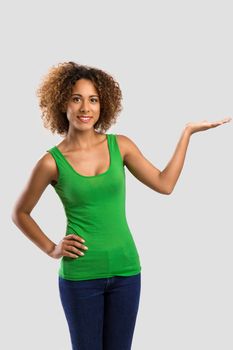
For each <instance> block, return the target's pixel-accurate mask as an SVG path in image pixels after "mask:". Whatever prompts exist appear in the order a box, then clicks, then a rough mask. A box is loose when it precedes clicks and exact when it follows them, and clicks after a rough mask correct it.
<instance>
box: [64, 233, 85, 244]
mask: <svg viewBox="0 0 233 350" xmlns="http://www.w3.org/2000/svg"><path fill="white" fill-rule="evenodd" d="M64 238H65V239H66V238H67V239H76V240H77V241H80V242H85V240H84V239H83V238H82V237H79V236H78V235H76V234H74V233H71V234H70V235H66V236H65V237H64Z"/></svg>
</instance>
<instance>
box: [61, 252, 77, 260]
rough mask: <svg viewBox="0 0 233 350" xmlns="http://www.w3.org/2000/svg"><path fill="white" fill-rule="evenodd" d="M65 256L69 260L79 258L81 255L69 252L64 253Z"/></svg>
mask: <svg viewBox="0 0 233 350" xmlns="http://www.w3.org/2000/svg"><path fill="white" fill-rule="evenodd" d="M63 256H67V257H69V258H75V259H77V258H79V255H75V254H73V253H71V252H69V251H64V253H63Z"/></svg>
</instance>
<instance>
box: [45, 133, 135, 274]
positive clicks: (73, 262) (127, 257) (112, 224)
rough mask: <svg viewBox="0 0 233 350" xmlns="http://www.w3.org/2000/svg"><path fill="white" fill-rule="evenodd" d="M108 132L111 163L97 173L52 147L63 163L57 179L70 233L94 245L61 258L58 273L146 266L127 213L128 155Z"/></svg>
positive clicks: (112, 271) (123, 270)
mask: <svg viewBox="0 0 233 350" xmlns="http://www.w3.org/2000/svg"><path fill="white" fill-rule="evenodd" d="M106 137H107V143H108V150H109V155H110V166H109V168H108V170H107V171H105V172H104V173H101V174H98V175H96V176H84V175H81V174H79V173H78V172H77V171H76V170H75V169H74V168H73V167H72V166H71V164H70V163H69V162H68V160H67V159H66V157H65V156H64V155H63V154H62V153H61V151H60V150H59V149H58V148H57V147H56V146H54V147H52V148H51V149H49V150H47V152H49V153H50V154H51V155H52V156H53V158H54V160H55V162H56V165H57V169H58V180H57V183H56V184H55V185H52V184H51V185H52V186H53V187H54V189H55V191H56V193H57V195H58V196H59V198H60V200H61V202H62V204H63V207H64V210H65V214H66V218H67V225H66V233H65V235H68V234H77V235H79V236H80V237H82V238H84V239H85V243H84V244H85V245H86V246H87V247H88V250H86V251H85V250H83V252H84V254H85V255H83V256H81V255H80V256H79V258H70V257H64V256H63V257H62V258H61V261H60V267H59V271H58V273H59V276H60V277H62V278H64V279H68V280H88V279H96V278H106V277H112V276H131V275H136V274H138V273H139V272H140V271H141V265H140V260H139V255H138V251H137V248H136V245H135V242H134V240H133V237H132V234H131V232H130V229H129V226H128V223H127V219H126V211H125V169H124V163H123V159H122V157H121V153H120V150H119V147H118V143H117V138H116V135H115V134H106ZM81 251H82V250H81Z"/></svg>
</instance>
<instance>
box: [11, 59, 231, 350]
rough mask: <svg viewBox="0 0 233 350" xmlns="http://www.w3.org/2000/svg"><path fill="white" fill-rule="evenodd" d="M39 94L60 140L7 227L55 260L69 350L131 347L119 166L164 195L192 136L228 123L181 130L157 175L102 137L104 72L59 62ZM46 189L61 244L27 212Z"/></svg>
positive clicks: (107, 103)
mask: <svg viewBox="0 0 233 350" xmlns="http://www.w3.org/2000/svg"><path fill="white" fill-rule="evenodd" d="M38 97H39V101H40V107H41V109H42V118H43V120H44V125H45V127H47V128H49V129H50V130H51V131H52V133H54V132H57V133H58V134H60V135H61V136H64V139H63V140H62V142H60V143H59V144H58V145H57V146H54V147H52V148H50V149H49V150H47V153H46V154H44V155H43V156H42V157H41V158H40V159H39V161H38V162H37V164H36V165H35V167H34V169H33V171H32V174H31V177H30V179H29V181H28V183H27V186H26V188H25V189H24V191H23V193H22V194H21V196H20V198H19V199H18V201H17V203H16V204H15V207H14V210H13V213H12V220H13V221H14V223H15V224H16V225H17V226H18V227H19V229H20V230H21V231H22V232H23V233H24V234H25V235H26V236H27V237H28V238H29V239H31V240H32V241H33V242H34V243H35V244H36V245H37V246H38V247H39V248H40V249H42V250H43V251H44V252H45V253H46V254H48V255H49V256H50V257H52V258H54V259H60V258H61V262H60V269H59V276H58V282H59V292H60V298H61V303H62V306H63V309H64V313H65V317H66V319H67V322H68V326H69V332H70V337H71V343H72V348H73V349H78V350H84V349H85V350H86V349H89V350H103V349H104V350H115V349H116V350H119V349H120V350H129V349H131V344H132V339H133V332H134V328H135V323H136V317H137V312H138V306H139V298H140V287H141V284H140V283H141V265H140V259H139V255H138V252H137V248H136V246H135V244H134V240H133V237H132V234H131V232H130V229H129V226H128V224H127V219H126V216H125V172H124V166H126V167H127V168H128V169H129V171H130V172H131V173H132V174H133V175H134V176H135V177H136V178H137V179H138V180H139V181H141V182H142V183H144V184H145V185H146V186H148V187H150V188H151V189H152V190H154V191H157V192H159V193H161V194H166V195H168V194H170V193H171V192H172V191H173V189H174V187H175V184H176V182H177V180H178V178H179V175H180V173H181V170H182V168H183V164H184V160H185V155H186V150H187V147H188V144H189V140H190V137H191V135H192V134H193V133H195V132H198V131H203V130H207V129H210V128H214V127H217V126H219V125H222V124H224V123H227V122H229V121H230V120H231V119H230V118H225V119H223V120H220V121H217V122H210V123H209V122H207V121H203V122H198V123H188V124H186V126H185V128H184V130H183V131H182V135H181V137H180V140H179V142H178V145H177V147H176V150H175V152H174V155H173V157H172V158H171V160H170V162H169V163H168V165H167V166H166V167H165V169H164V170H163V171H160V170H159V169H157V168H156V167H155V166H153V165H152V164H151V163H150V162H149V161H148V160H147V159H146V158H145V157H144V156H143V154H142V153H141V152H140V150H139V149H138V148H137V146H136V145H135V143H134V142H133V141H132V140H131V139H130V138H128V137H127V136H125V135H116V134H106V130H108V129H109V128H110V126H111V125H112V124H113V123H115V122H116V118H117V116H118V114H119V112H120V111H121V109H122V107H121V99H122V95H121V90H120V87H119V84H118V83H117V82H116V81H115V80H114V78H113V77H112V76H111V75H109V74H108V73H106V72H104V71H102V70H100V69H97V68H94V67H88V66H83V65H79V64H77V63H74V62H65V63H61V64H59V65H58V66H57V67H52V68H51V70H50V71H49V73H48V74H47V76H45V78H44V79H43V81H42V83H41V85H40V87H39V89H38ZM49 184H51V185H52V186H53V187H54V189H55V191H56V193H57V194H58V196H59V198H60V200H61V201H62V204H63V206H64V210H65V214H66V217H67V228H66V232H65V235H64V237H63V238H62V239H61V241H60V242H59V243H58V244H55V243H54V242H53V241H51V240H50V239H49V238H48V237H47V236H46V235H45V233H44V232H42V230H41V229H40V227H39V226H38V224H37V223H36V222H35V221H34V220H33V219H32V217H31V216H30V213H31V211H32V209H33V208H34V206H35V205H36V203H37V202H38V200H39V198H40V197H41V195H42V193H43V191H44V190H45V188H46V187H47V186H48V185H49Z"/></svg>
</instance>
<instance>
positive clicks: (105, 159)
mask: <svg viewBox="0 0 233 350" xmlns="http://www.w3.org/2000/svg"><path fill="white" fill-rule="evenodd" d="M98 137H99V142H98V143H97V144H96V145H95V146H94V147H93V149H90V150H88V151H86V150H79V152H75V153H74V152H66V151H65V149H64V141H62V142H61V143H60V144H58V145H57V146H56V147H57V148H58V149H59V150H60V151H61V153H62V154H63V155H64V156H65V158H66V159H67V161H68V162H69V163H70V164H71V166H72V167H73V168H74V170H76V171H77V172H78V173H79V174H81V175H84V176H93V175H94V176H96V175H98V174H101V173H104V172H105V171H107V170H108V168H109V164H110V159H109V150H108V144H107V137H106V135H105V134H101V135H100V136H98ZM116 138H117V143H118V146H119V150H120V153H121V156H122V159H123V160H124V155H125V149H124V144H123V140H122V138H121V135H116ZM47 156H48V157H50V158H51V167H52V169H53V170H52V179H51V184H53V185H55V184H56V183H57V179H58V171H57V166H56V163H55V161H54V159H53V158H52V156H51V155H50V154H47Z"/></svg>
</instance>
